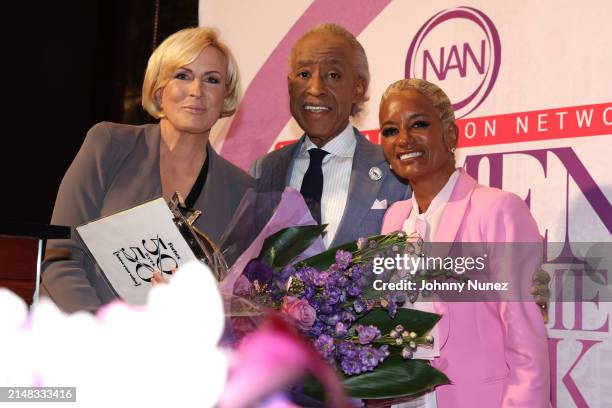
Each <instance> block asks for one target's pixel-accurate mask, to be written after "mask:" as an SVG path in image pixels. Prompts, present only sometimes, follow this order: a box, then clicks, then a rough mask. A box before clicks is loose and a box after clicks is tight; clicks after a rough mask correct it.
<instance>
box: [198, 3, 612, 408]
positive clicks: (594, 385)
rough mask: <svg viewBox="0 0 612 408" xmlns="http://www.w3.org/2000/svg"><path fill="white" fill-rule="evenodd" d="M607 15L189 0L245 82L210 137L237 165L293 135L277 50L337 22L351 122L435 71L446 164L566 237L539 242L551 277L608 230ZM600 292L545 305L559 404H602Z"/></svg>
mask: <svg viewBox="0 0 612 408" xmlns="http://www.w3.org/2000/svg"><path fill="white" fill-rule="evenodd" d="M611 15H612V5H611V3H610V2H609V0H598V1H594V0H593V1H588V2H578V1H560V0H545V1H538V2H533V1H527V0H519V1H513V2H501V1H499V2H491V1H463V2H455V1H436V2H416V1H386V0H362V1H348V0H334V1H331V0H330V1H326V0H315V1H308V0H292V1H286V0H251V1H248V2H247V1H241V0H200V25H212V26H216V27H218V28H220V30H221V32H222V36H223V38H224V39H225V41H227V42H228V43H229V45H230V46H231V48H232V50H233V51H234V52H235V55H236V57H237V59H238V62H239V66H240V69H241V73H242V84H243V87H244V89H245V93H244V98H243V101H242V104H241V105H240V108H239V110H238V112H237V114H236V115H234V117H233V118H230V119H227V120H225V121H224V122H223V123H221V124H219V126H217V127H216V128H215V132H214V135H213V141H214V144H215V147H216V148H217V149H218V150H219V151H220V152H221V154H222V155H223V156H224V157H226V158H228V159H229V160H231V161H232V162H234V163H236V164H237V165H239V166H241V167H242V168H245V169H246V168H248V166H249V165H250V163H251V162H252V161H253V160H254V159H255V158H257V157H259V156H262V155H264V154H265V153H266V152H268V151H269V150H271V149H273V148H275V146H278V145H281V144H282V142H283V141H288V140H293V139H296V138H297V137H299V136H300V135H301V131H300V129H299V128H298V126H297V125H296V123H295V122H294V121H293V120H292V119H291V115H290V113H289V108H288V94H287V79H286V76H287V66H288V64H287V58H288V54H289V50H290V48H291V46H292V44H293V43H294V42H295V40H296V39H297V38H298V37H299V36H300V35H301V34H303V33H304V32H305V31H306V30H307V29H308V28H310V27H312V26H313V25H315V24H318V23H321V22H335V23H338V24H340V25H342V26H344V27H346V28H348V29H349V30H350V31H352V32H353V33H354V34H355V35H356V36H357V37H358V39H359V41H360V42H361V43H362V44H363V46H364V47H365V50H366V52H367V55H368V58H369V62H370V71H371V73H372V82H371V85H370V98H371V99H370V102H369V104H368V106H367V109H366V110H365V112H363V114H362V115H361V116H360V117H359V118H356V119H355V121H354V124H355V125H356V126H357V127H358V128H359V129H361V130H363V131H371V132H368V135H369V136H370V138H371V140H372V141H374V142H378V132H377V127H378V123H377V110H378V103H379V100H380V96H381V94H382V92H383V90H384V89H385V88H386V86H387V85H388V84H390V83H391V82H393V81H395V80H397V79H401V78H404V77H420V78H426V79H427V80H430V81H432V82H435V83H437V84H439V85H440V86H441V87H442V88H443V89H444V90H446V91H447V92H448V94H449V96H450V98H451V100H452V101H453V103H454V105H455V109H456V112H457V117H458V118H460V120H459V125H460V129H461V132H462V133H461V138H460V149H459V150H458V164H459V165H464V166H465V167H466V168H467V170H468V171H469V172H470V173H471V174H472V175H474V176H476V177H477V178H478V180H479V181H480V183H482V184H485V185H491V186H496V187H500V188H503V189H504V190H508V191H512V192H514V193H516V194H518V195H519V196H521V197H523V198H524V199H525V200H526V202H527V204H528V205H529V206H530V208H531V211H532V213H533V215H534V217H535V218H536V220H537V222H538V224H539V227H540V231H541V233H542V235H543V236H545V237H546V239H547V241H548V242H550V243H552V242H557V243H558V242H561V243H567V245H566V246H565V249H564V251H563V252H561V251H560V250H559V249H558V246H557V247H555V248H553V246H552V245H549V253H548V254H547V261H548V264H547V265H546V268H547V270H548V271H549V272H550V273H551V274H552V275H553V284H555V285H557V287H559V284H560V282H562V281H564V282H566V283H567V282H570V283H574V284H575V286H574V287H575V288H580V287H581V285H582V283H583V282H582V280H581V279H584V278H583V277H577V278H575V277H574V275H573V274H572V273H571V272H569V269H570V268H571V267H572V265H574V266H575V264H576V263H577V261H576V260H575V259H574V257H573V256H572V251H574V252H576V250H575V246H574V245H575V243H577V242H594V243H596V242H599V243H602V242H606V243H607V246H608V247H607V249H609V248H610V241H611V238H610V237H611V232H612V208H611V205H610V199H611V197H612V172H611V171H610V169H611V166H610V162H611V161H612V159H611V158H610V156H611V155H612V148H611V147H612V144H611V143H610V141H611V138H610V135H611V134H612V103H611V102H610V101H612V79H611V77H612V75H611V68H610V67H612V48H611V47H610V38H612V25H610V23H609V18H610V16H611ZM593 248H595V251H596V250H598V248H600V249H599V250H603V251H606V250H607V249H606V248H605V247H602V246H601V245H600V246H595V247H593ZM601 248H603V249H601ZM608 256H609V254H608ZM598 269H599V270H598V271H597V272H596V275H597V276H598V277H599V278H600V279H603V280H604V281H606V282H607V281H608V279H612V275H611V274H610V272H609V271H608V270H607V267H606V266H605V265H603V266H602V265H599V266H598ZM597 295H599V296H597ZM604 296H605V295H603V294H601V293H599V294H597V293H591V294H589V295H588V299H592V300H589V301H584V302H581V303H570V302H565V303H561V302H557V303H554V304H552V305H551V310H550V322H549V324H548V332H549V335H550V353H551V357H552V361H551V365H552V367H551V368H552V372H553V384H552V396H553V402H554V403H555V404H556V406H558V407H574V406H577V407H610V406H612V380H611V378H612V337H611V330H610V315H611V310H612V303H610V296H609V295H607V297H604ZM604 301H607V302H604Z"/></svg>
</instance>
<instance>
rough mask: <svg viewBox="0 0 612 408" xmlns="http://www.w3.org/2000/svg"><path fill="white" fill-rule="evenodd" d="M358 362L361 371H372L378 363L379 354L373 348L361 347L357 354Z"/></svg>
mask: <svg viewBox="0 0 612 408" xmlns="http://www.w3.org/2000/svg"><path fill="white" fill-rule="evenodd" d="M359 361H360V363H361V368H362V370H363V371H372V370H374V368H375V367H376V366H377V365H378V364H379V363H380V353H379V351H378V350H376V349H375V348H374V347H371V346H367V347H363V348H362V349H361V351H360V352H359Z"/></svg>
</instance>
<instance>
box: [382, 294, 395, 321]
mask: <svg viewBox="0 0 612 408" xmlns="http://www.w3.org/2000/svg"><path fill="white" fill-rule="evenodd" d="M383 306H384V308H385V309H387V313H389V317H391V318H392V319H395V314H396V313H397V302H396V301H395V296H394V295H392V294H391V295H389V296H387V298H386V301H385V302H383Z"/></svg>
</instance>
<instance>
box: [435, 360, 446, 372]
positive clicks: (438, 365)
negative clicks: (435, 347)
mask: <svg viewBox="0 0 612 408" xmlns="http://www.w3.org/2000/svg"><path fill="white" fill-rule="evenodd" d="M434 362H435V363H436V364H435V367H436V368H437V369H438V370H445V369H446V368H447V367H448V360H447V359H446V358H444V357H440V358H437V359H435V360H434Z"/></svg>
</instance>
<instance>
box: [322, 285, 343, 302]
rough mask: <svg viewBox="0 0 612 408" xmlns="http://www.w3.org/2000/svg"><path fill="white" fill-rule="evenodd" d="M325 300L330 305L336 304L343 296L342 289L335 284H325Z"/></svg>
mask: <svg viewBox="0 0 612 408" xmlns="http://www.w3.org/2000/svg"><path fill="white" fill-rule="evenodd" d="M324 297H325V298H326V299H325V301H326V303H327V304H329V305H335V304H336V303H338V302H339V301H340V299H341V297H342V291H341V290H340V289H338V288H337V287H335V286H331V285H326V286H325V295H324Z"/></svg>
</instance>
